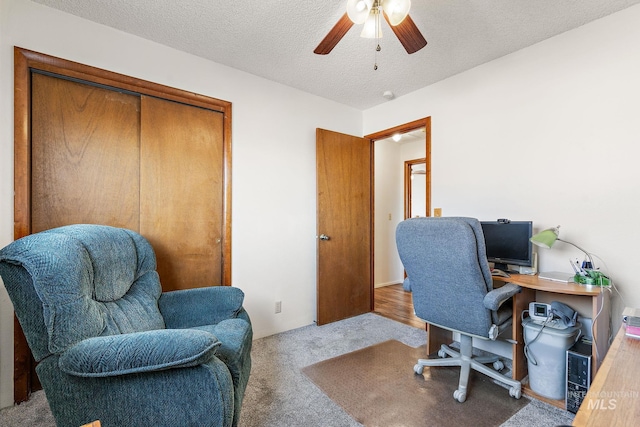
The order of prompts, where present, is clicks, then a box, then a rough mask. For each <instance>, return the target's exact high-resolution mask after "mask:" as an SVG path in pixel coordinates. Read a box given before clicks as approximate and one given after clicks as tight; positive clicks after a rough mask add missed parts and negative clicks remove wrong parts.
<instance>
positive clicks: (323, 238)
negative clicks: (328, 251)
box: [318, 234, 329, 240]
mask: <svg viewBox="0 0 640 427" xmlns="http://www.w3.org/2000/svg"><path fill="white" fill-rule="evenodd" d="M318 239H320V240H329V236H327V235H326V234H321V235H320V236H319V237H318Z"/></svg>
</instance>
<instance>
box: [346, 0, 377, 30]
mask: <svg viewBox="0 0 640 427" xmlns="http://www.w3.org/2000/svg"><path fill="white" fill-rule="evenodd" d="M372 7H373V0H348V1H347V15H349V19H351V22H353V23H354V24H363V23H364V22H365V21H366V20H367V17H368V16H369V11H370V10H371V8H372Z"/></svg>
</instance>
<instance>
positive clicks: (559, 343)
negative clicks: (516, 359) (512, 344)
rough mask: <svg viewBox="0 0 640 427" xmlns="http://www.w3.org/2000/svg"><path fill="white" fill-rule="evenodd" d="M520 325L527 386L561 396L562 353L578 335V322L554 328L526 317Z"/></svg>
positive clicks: (543, 393)
mask: <svg viewBox="0 0 640 427" xmlns="http://www.w3.org/2000/svg"><path fill="white" fill-rule="evenodd" d="M522 326H523V328H524V343H525V356H527V367H528V369H529V386H530V387H531V390H533V391H534V392H536V393H538V394H539V395H540V396H544V397H547V398H549V399H564V398H565V389H566V387H565V386H566V381H567V372H566V370H567V366H566V361H567V359H566V357H567V356H566V353H567V350H568V349H569V348H570V347H571V346H572V345H573V344H574V343H575V342H576V341H577V340H578V338H579V337H580V324H579V323H577V324H576V326H572V327H569V328H566V329H558V328H553V327H551V326H549V325H547V326H544V327H542V325H539V324H537V323H534V322H533V321H532V320H531V318H526V319H524V320H523V321H522Z"/></svg>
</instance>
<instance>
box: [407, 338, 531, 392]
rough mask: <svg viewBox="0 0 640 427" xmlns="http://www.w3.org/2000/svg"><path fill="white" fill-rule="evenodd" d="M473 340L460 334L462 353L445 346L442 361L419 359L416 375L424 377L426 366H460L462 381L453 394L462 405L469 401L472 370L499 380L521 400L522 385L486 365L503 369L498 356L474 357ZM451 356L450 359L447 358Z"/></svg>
mask: <svg viewBox="0 0 640 427" xmlns="http://www.w3.org/2000/svg"><path fill="white" fill-rule="evenodd" d="M472 351H473V345H472V338H471V337H470V336H468V335H463V334H460V352H457V351H455V350H453V349H451V348H450V347H448V346H446V345H443V346H442V347H440V350H439V351H438V356H440V357H441V359H419V360H418V363H417V364H416V365H415V366H414V367H413V370H414V372H415V373H416V374H419V375H422V372H423V370H424V367H425V366H460V380H459V383H458V389H457V390H456V391H454V392H453V398H454V399H456V400H457V401H458V402H460V403H462V402H464V401H465V400H466V399H467V385H468V383H469V374H470V373H471V369H474V370H476V371H478V372H481V373H483V374H485V375H487V376H489V377H491V378H493V379H494V380H497V381H499V382H501V383H503V384H506V385H507V386H510V387H509V395H510V396H511V397H515V398H516V399H520V397H521V396H522V383H520V381H517V380H514V379H513V378H510V377H507V376H506V375H502V374H501V373H500V372H498V371H497V370H494V369H491V368H489V367H488V366H486V365H485V364H487V363H493V364H494V367H495V369H502V367H504V365H503V364H502V362H501V361H500V360H499V358H498V356H495V355H492V356H474V355H473V354H472ZM447 356H450V357H447Z"/></svg>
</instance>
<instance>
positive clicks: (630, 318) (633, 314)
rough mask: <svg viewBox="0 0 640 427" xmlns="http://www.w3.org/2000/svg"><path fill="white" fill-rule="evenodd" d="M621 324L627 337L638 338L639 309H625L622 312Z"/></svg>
mask: <svg viewBox="0 0 640 427" xmlns="http://www.w3.org/2000/svg"><path fill="white" fill-rule="evenodd" d="M622 323H623V325H624V327H625V333H626V334H627V336H628V337H632V338H640V309H637V308H631V307H627V308H625V309H624V311H623V312H622Z"/></svg>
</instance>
